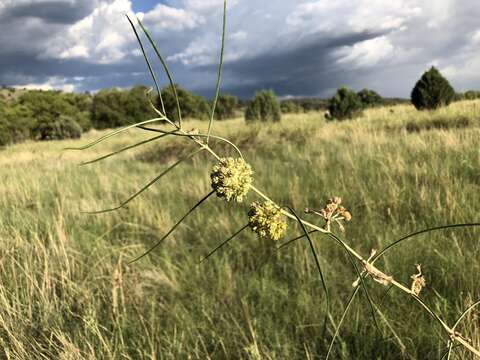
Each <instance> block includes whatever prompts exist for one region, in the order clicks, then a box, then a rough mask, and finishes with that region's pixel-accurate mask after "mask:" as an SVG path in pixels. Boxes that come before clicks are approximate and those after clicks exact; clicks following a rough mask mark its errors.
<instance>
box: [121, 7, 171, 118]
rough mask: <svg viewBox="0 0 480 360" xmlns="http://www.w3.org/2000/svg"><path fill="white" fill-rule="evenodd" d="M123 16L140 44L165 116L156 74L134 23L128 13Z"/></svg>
mask: <svg viewBox="0 0 480 360" xmlns="http://www.w3.org/2000/svg"><path fill="white" fill-rule="evenodd" d="M125 16H126V17H127V20H128V22H129V23H130V25H131V26H132V29H133V32H134V33H135V36H136V38H137V41H138V44H139V45H140V49H141V50H142V54H143V58H144V59H145V62H146V63H147V66H148V71H150V75H151V76H152V79H153V82H154V83H155V88H156V90H157V95H158V97H159V99H160V103H161V104H162V110H163V115H165V116H166V115H167V114H166V112H165V105H164V104H163V98H162V92H161V91H160V87H159V86H158V80H157V75H156V74H155V71H154V70H153V67H152V64H151V63H150V60H149V59H148V56H147V54H146V52H145V48H144V47H143V43H142V40H141V39H140V36H139V35H138V32H137V29H136V28H135V25H133V22H132V20H131V19H130V17H129V16H128V15H125Z"/></svg>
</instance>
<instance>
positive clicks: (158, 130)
mask: <svg viewBox="0 0 480 360" xmlns="http://www.w3.org/2000/svg"><path fill="white" fill-rule="evenodd" d="M137 127H138V128H139V129H142V130H145V131H152V132H159V133H166V131H165V130H161V129H155V128H151V127H147V126H137ZM172 135H174V136H179V137H182V136H183V137H188V138H192V137H200V138H205V137H207V136H208V135H207V134H181V133H174V134H172ZM210 137H211V138H212V139H216V140H219V141H221V142H224V143H226V144H228V145H230V146H231V147H232V148H233V149H234V150H235V151H236V152H237V154H238V155H239V156H240V157H241V158H242V159H243V154H242V152H241V151H240V149H239V148H238V147H237V146H236V145H235V144H234V143H232V142H231V141H230V140H228V139H225V138H223V137H221V136H217V135H210Z"/></svg>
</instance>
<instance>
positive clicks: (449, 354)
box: [440, 342, 453, 360]
mask: <svg viewBox="0 0 480 360" xmlns="http://www.w3.org/2000/svg"><path fill="white" fill-rule="evenodd" d="M452 350H453V342H450V345H448V350H447V352H446V353H445V355H443V356H442V358H441V359H440V360H443V358H445V356H446V357H447V360H450V357H451V356H452Z"/></svg>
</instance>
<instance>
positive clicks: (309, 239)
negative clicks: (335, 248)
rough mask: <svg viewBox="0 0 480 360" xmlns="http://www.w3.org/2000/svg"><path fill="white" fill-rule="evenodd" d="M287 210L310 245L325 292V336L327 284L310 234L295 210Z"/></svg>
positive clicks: (327, 302) (325, 326)
mask: <svg viewBox="0 0 480 360" xmlns="http://www.w3.org/2000/svg"><path fill="white" fill-rule="evenodd" d="M288 209H289V210H290V212H291V213H292V215H293V216H295V218H296V219H297V221H298V223H299V224H300V226H301V228H302V230H303V233H304V234H305V236H306V237H307V239H308V243H309V244H310V250H311V251H312V255H313V257H314V259H315V264H316V266H317V270H318V273H319V275H320V280H321V282H322V287H323V291H324V292H325V301H326V312H325V319H324V322H323V334H325V333H326V328H327V320H328V314H329V313H330V297H329V295H328V288H327V284H326V282H325V277H324V276H323V271H322V267H321V266H320V261H319V259H318V256H317V252H316V250H315V246H314V245H313V242H312V239H311V238H310V234H309V233H308V231H307V229H306V227H305V225H304V224H303V222H302V220H301V219H300V218H299V217H298V215H297V213H296V212H295V210H293V208H291V207H288Z"/></svg>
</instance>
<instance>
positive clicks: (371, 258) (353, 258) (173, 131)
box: [70, 0, 480, 360]
mask: <svg viewBox="0 0 480 360" xmlns="http://www.w3.org/2000/svg"><path fill="white" fill-rule="evenodd" d="M127 20H128V21H129V23H130V25H131V27H132V30H133V32H134V34H135V36H136V39H137V41H138V44H139V47H140V50H141V52H142V54H143V57H144V59H145V62H146V65H147V67H148V70H149V73H150V75H151V77H152V80H153V83H154V86H155V88H154V89H150V90H149V92H148V93H147V94H146V95H147V96H148V97H149V99H150V105H151V107H152V109H153V110H154V111H155V113H156V114H157V117H155V118H153V119H148V120H144V121H141V122H138V123H136V124H132V125H129V126H126V127H123V128H120V129H117V130H115V131H112V132H110V133H108V134H106V135H104V136H102V137H100V138H98V139H97V140H95V141H93V142H91V143H89V144H87V145H85V146H82V147H78V148H70V150H85V149H88V148H90V147H93V146H95V145H98V144H99V143H101V142H103V141H105V140H107V139H109V138H111V137H113V136H116V135H118V134H120V133H123V132H125V131H127V130H130V129H135V128H136V129H142V130H145V131H150V132H155V133H157V136H155V137H153V138H151V139H148V140H144V141H141V142H139V143H135V144H132V145H129V146H127V147H124V148H122V149H120V150H117V151H115V152H112V153H110V154H108V155H105V156H102V157H100V158H97V159H95V160H92V161H89V162H85V163H83V164H91V163H95V162H98V161H101V160H104V159H106V158H108V157H111V156H114V155H117V154H119V153H121V152H123V151H127V150H130V149H132V148H135V147H139V146H141V145H144V144H146V143H148V142H152V141H156V140H160V139H162V138H165V137H184V138H187V139H188V140H190V141H191V142H192V143H194V144H195V145H196V146H197V147H196V150H195V151H193V152H191V153H189V154H187V155H186V156H183V157H181V158H179V159H178V160H177V161H175V162H174V163H173V164H171V165H170V166H169V167H168V168H167V169H165V170H164V171H162V172H161V173H160V174H158V175H157V176H156V177H155V178H154V179H153V180H151V181H150V182H148V183H147V184H146V185H145V186H144V187H142V188H141V189H139V190H138V191H137V192H136V193H135V194H133V195H132V196H130V197H129V198H128V199H126V200H125V201H123V202H122V203H121V204H120V205H118V206H116V207H114V208H111V209H106V210H101V211H95V212H92V213H94V214H98V213H105V212H110V211H114V210H118V209H120V208H123V207H124V206H125V205H127V204H128V203H129V202H130V201H132V200H133V199H135V198H136V197H138V196H139V195H141V194H142V193H143V192H144V191H145V190H147V189H148V188H149V187H150V186H152V185H154V184H155V183H157V182H158V181H159V180H160V179H161V178H162V177H163V176H165V175H166V174H167V173H169V172H170V171H172V170H174V169H175V168H176V167H177V166H178V165H179V164H181V163H183V162H184V161H186V160H188V159H191V158H193V157H195V156H196V155H198V154H199V153H201V152H206V153H208V154H209V155H210V156H211V157H212V158H213V159H214V160H215V161H216V164H215V165H214V166H213V167H212V168H211V169H210V180H211V191H210V192H209V193H208V194H206V195H205V196H204V197H203V198H202V199H200V200H199V201H198V202H197V203H196V204H195V205H194V206H193V207H192V208H191V209H190V210H189V211H188V212H187V213H186V214H185V215H184V216H183V217H182V218H181V219H179V220H178V221H177V222H176V223H175V225H173V227H172V228H171V229H170V230H168V231H167V232H166V233H165V235H163V237H162V238H161V239H160V240H159V241H158V242H157V243H156V244H154V245H153V246H152V247H151V248H150V249H148V251H146V252H145V253H143V254H141V255H140V256H138V257H137V258H136V259H134V260H132V262H135V261H138V260H140V259H141V258H143V257H145V256H147V255H148V254H150V253H151V252H152V251H153V250H155V249H156V248H157V247H158V246H159V245H160V244H161V243H162V242H163V241H164V240H165V239H166V238H167V237H168V236H169V235H171V234H172V233H173V232H174V231H175V229H176V228H177V227H178V226H179V225H180V224H181V223H182V222H183V221H184V220H185V219H186V218H187V217H188V216H189V215H190V214H191V213H192V212H194V211H195V210H196V209H197V208H198V207H199V206H200V205H201V204H202V203H203V202H204V201H205V200H207V199H208V198H209V197H210V196H212V195H214V194H215V195H216V196H217V197H218V198H220V199H222V200H224V201H226V202H230V203H235V202H243V201H244V200H245V198H246V196H247V194H249V193H252V194H253V195H254V196H256V197H257V200H256V201H254V202H253V203H251V205H250V210H249V211H248V213H247V214H246V217H247V218H248V222H247V223H246V224H245V225H244V226H243V227H242V228H241V229H239V230H238V231H236V232H235V233H234V234H233V235H231V236H230V237H229V238H228V239H226V240H225V241H224V242H223V243H221V244H220V245H218V246H217V247H216V248H215V249H213V250H212V251H211V252H210V253H209V254H208V255H207V256H205V258H204V259H203V260H202V261H204V260H206V259H208V258H209V257H210V256H211V255H213V254H214V253H215V252H216V251H217V250H219V249H220V248H221V247H223V246H224V245H226V244H227V243H228V242H230V241H232V240H233V239H234V238H235V237H236V236H237V235H238V234H240V233H241V232H242V231H244V230H246V229H248V228H249V229H250V230H251V231H253V232H254V233H256V234H257V235H258V237H259V238H262V239H263V238H265V239H267V240H271V241H272V242H273V241H274V242H278V241H280V240H281V239H282V238H283V237H284V236H285V234H286V229H287V226H288V221H291V222H296V223H298V224H299V226H300V228H301V230H302V233H301V234H300V235H299V236H297V237H296V238H294V239H291V240H288V241H285V242H284V243H282V244H281V245H279V246H278V249H281V248H284V247H286V246H288V245H289V244H291V243H293V242H295V241H298V240H300V239H306V240H307V241H308V243H309V245H310V251H311V253H312V256H313V258H314V260H315V264H316V269H317V270H318V273H319V278H320V280H321V283H322V288H323V291H324V293H325V297H324V298H325V304H326V310H325V320H324V324H323V325H324V329H325V326H326V320H327V315H328V312H329V295H328V288H327V284H326V282H325V277H324V275H323V272H322V267H321V265H320V261H319V256H318V254H317V252H316V250H315V247H314V245H313V240H312V237H311V235H312V234H313V233H320V234H321V235H323V238H324V239H325V240H332V241H334V242H335V243H336V244H338V245H339V246H340V247H341V248H342V249H343V251H344V252H345V253H346V254H347V256H348V258H349V260H350V262H351V264H352V268H353V270H354V276H355V277H356V280H355V281H354V282H353V284H352V287H353V290H352V293H351V295H350V297H349V299H348V301H347V303H346V306H345V309H344V311H343V313H342V316H341V317H340V320H339V322H338V324H337V326H336V328H335V329H334V334H333V336H332V339H331V340H330V345H329V347H328V351H327V352H326V354H325V359H327V360H328V359H329V358H330V357H331V354H332V349H333V347H334V344H335V340H336V339H337V337H338V335H339V333H340V330H341V327H342V325H343V322H344V320H345V318H346V315H347V312H348V310H349V308H350V307H351V305H352V303H353V302H354V300H355V298H356V296H357V294H358V293H359V292H360V291H363V292H364V293H365V295H366V298H367V299H368V303H369V306H370V310H371V311H372V314H373V315H374V314H375V312H377V313H380V314H381V312H380V310H379V309H378V307H376V306H375V304H374V303H373V302H372V299H371V297H370V295H369V292H368V290H367V287H366V285H365V283H366V282H367V281H369V280H373V281H374V282H375V283H377V284H378V285H379V286H388V287H395V288H397V289H398V290H400V291H402V292H403V293H404V294H405V296H407V297H410V298H412V299H414V300H415V301H416V302H417V303H418V304H419V306H420V308H422V309H423V310H424V311H426V312H427V313H428V314H429V315H430V316H431V317H432V318H433V319H434V320H435V321H436V322H438V324H440V326H441V327H442V328H443V330H444V333H445V336H446V340H447V346H446V348H445V353H444V355H443V356H442V359H450V357H451V355H452V353H453V351H454V350H455V349H456V348H457V347H463V348H465V349H467V350H468V351H469V352H470V353H471V354H473V355H475V356H476V357H480V349H477V348H475V347H474V346H473V345H472V342H471V340H470V339H469V338H468V337H466V336H464V335H462V334H461V333H459V332H457V331H456V328H457V326H458V325H459V324H460V322H461V321H462V319H464V318H465V317H466V315H467V314H468V313H469V312H471V311H472V310H473V309H474V308H476V307H477V306H478V305H480V301H477V302H475V303H473V304H471V305H470V306H469V307H468V308H467V309H465V311H464V312H463V313H462V314H460V316H459V317H458V320H457V321H456V322H455V324H454V325H453V326H451V325H448V324H447V323H446V321H444V320H443V319H442V318H441V316H440V315H438V314H437V313H435V312H434V311H433V310H432V309H431V308H430V307H429V306H428V305H427V304H426V303H425V302H424V301H423V300H422V298H421V294H422V289H423V288H424V287H426V286H428V279H426V278H425V276H424V275H423V273H422V268H421V265H416V269H417V272H416V273H415V274H413V275H412V276H411V283H410V284H404V283H401V282H400V281H398V280H397V279H395V278H394V277H393V276H392V275H389V274H387V273H385V272H384V271H383V270H382V269H380V268H378V267H377V266H376V262H377V261H378V260H379V259H380V258H381V257H382V256H383V255H385V254H386V253H387V252H390V251H391V250H393V249H394V248H395V247H396V246H398V245H399V244H400V243H402V242H404V241H406V240H409V239H412V238H414V237H416V236H417V235H420V234H424V233H429V232H434V231H438V230H443V229H449V228H462V227H473V226H480V223H466V224H452V225H443V226H438V227H433V228H428V229H423V230H420V231H416V232H413V233H411V234H408V235H406V236H404V237H402V238H400V239H398V240H396V241H393V242H392V243H391V244H390V245H388V246H386V247H385V248H384V249H382V250H380V251H377V250H374V249H373V250H372V251H371V252H370V254H368V256H363V255H361V254H360V253H359V252H357V251H356V250H355V249H353V248H352V247H351V246H350V245H349V244H348V243H347V241H345V240H343V239H342V238H341V237H340V236H338V235H336V234H335V232H334V229H338V230H340V231H341V232H342V230H343V229H344V226H346V223H348V222H349V221H351V220H352V214H351V213H350V211H349V210H348V209H347V208H345V207H344V206H343V205H342V199H341V198H340V197H333V198H331V199H330V200H329V201H328V202H327V203H326V204H325V207H324V208H323V209H312V208H305V209H304V213H305V214H307V215H315V216H317V219H318V220H319V223H317V222H312V221H306V220H304V219H303V218H301V217H300V216H299V215H298V213H297V212H296V211H295V210H294V209H293V208H292V207H290V206H284V205H280V204H278V203H277V202H275V201H274V200H273V199H271V198H270V197H269V196H268V195H267V194H266V193H265V192H263V191H261V190H260V189H258V188H257V187H256V186H255V169H253V168H252V167H251V165H250V164H249V163H248V162H247V161H246V160H245V158H244V157H243V155H242V152H241V150H240V149H239V148H238V147H237V145H235V144H234V143H233V142H231V141H229V140H228V139H225V138H223V137H220V136H218V135H215V134H214V132H213V125H214V116H215V108H216V105H217V100H218V96H219V93H220V84H221V79H222V70H223V63H224V61H223V60H224V48H225V34H226V20H227V1H226V0H225V1H224V4H223V28H222V36H221V48H220V61H219V66H218V73H217V81H216V87H215V97H214V100H213V105H212V108H211V114H210V119H209V123H208V128H207V130H206V132H205V133H201V132H200V131H188V130H186V129H185V127H184V126H183V123H182V114H181V108H180V102H179V99H178V95H177V91H176V87H175V82H174V80H173V76H172V74H171V72H170V70H169V68H168V65H167V63H166V61H165V59H164V57H163V56H162V54H161V52H160V50H159V49H158V47H157V45H156V43H155V41H154V40H153V38H152V36H151V34H150V33H149V31H148V30H147V29H146V28H145V26H144V25H143V23H142V22H141V21H140V19H138V18H137V19H135V20H136V24H135V23H134V20H133V19H132V18H131V17H129V16H128V15H127ZM139 30H140V31H141V32H140V31H139ZM139 32H140V33H139ZM141 34H143V35H144V36H145V38H146V40H147V41H148V44H149V45H150V46H151V47H152V49H153V51H154V53H155V54H156V56H157V57H158V60H159V61H160V63H161V65H162V68H163V70H164V71H165V74H166V76H167V78H168V81H169V83H170V86H171V88H172V89H173V93H174V96H175V101H176V115H177V118H178V121H172V120H170V119H169V118H168V117H167V114H166V111H165V107H164V103H163V99H162V94H161V91H160V87H159V84H158V80H157V76H156V74H155V72H154V70H153V66H152V63H151V61H150V58H149V57H148V56H147V53H146V50H145V45H144V41H143V40H142V38H141V36H140V35H141ZM152 91H155V92H156V96H157V98H158V100H159V101H158V102H154V101H152V100H151V97H150V93H151V92H152ZM157 104H159V106H158V105H157ZM158 107H160V108H158ZM154 123H163V124H165V125H167V126H168V127H170V129H169V130H165V129H159V128H157V127H149V125H151V124H154ZM210 139H215V140H217V141H220V142H223V143H225V144H226V145H227V146H229V147H231V148H232V149H233V150H234V153H235V157H225V156H223V155H222V154H218V153H217V152H215V151H214V150H213V149H212V148H211V147H210V146H209V141H210ZM412 265H414V264H412ZM373 318H374V319H375V315H374V316H373ZM324 335H325V333H324Z"/></svg>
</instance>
